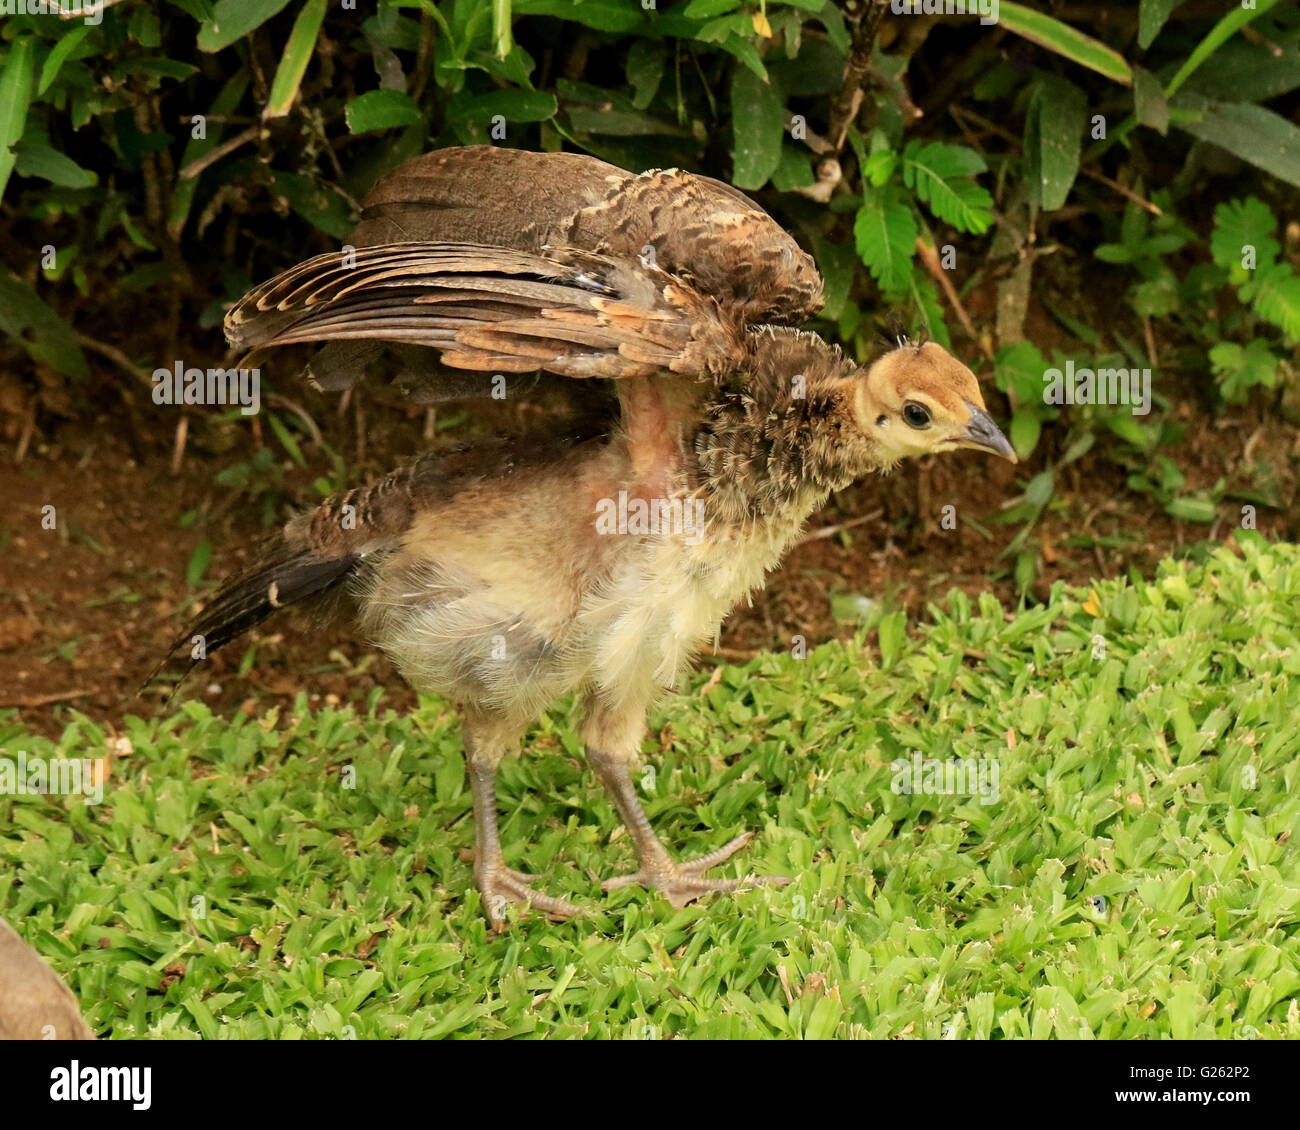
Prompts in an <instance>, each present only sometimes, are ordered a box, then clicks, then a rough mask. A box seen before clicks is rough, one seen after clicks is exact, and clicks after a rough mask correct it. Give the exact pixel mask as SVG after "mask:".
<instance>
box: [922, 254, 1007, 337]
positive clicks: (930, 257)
mask: <svg viewBox="0 0 1300 1130" xmlns="http://www.w3.org/2000/svg"><path fill="white" fill-rule="evenodd" d="M916 250H917V252H918V253H919V254H920V256H921V262H922V263H924V264H925V269H926V270H927V271H929V272H930V274H931V276H932V277H933V278H934V281H935V282H937V283H938V284H939V285H940V286H941V287H942V288H943V292H944V294H945V295H947V298H948V304H949V305H950V306H951V307H952V309H953V312H954V313H955V314H956V315H957V320H958V321H959V322H961V324H962V328H963V329H965V331H966V332H967V333H968V334H970V336H971V337H972V338H973V339H974V341H975V344H976V345H978V346H979V347H980V352H982V353H983V354H984V356H985V357H987V358H988V359H989V360H990V361H992V360H993V347H992V346H991V345H989V343H988V342H987V341H985V340H984V339H983V338H982V337H980V335H979V334H977V333H976V332H975V326H974V324H973V323H972V322H971V320H970V315H969V314H967V313H966V307H964V306H963V305H962V304H961V299H960V298H958V297H957V291H956V288H954V287H953V285H952V281H951V280H950V279H949V278H948V272H947V271H945V270H944V269H943V266H942V265H941V264H940V262H939V253H938V252H937V251H936V250H935V249H934V245H933V244H932V243H930V242H929V241H928V240H926V239H925V238H924V237H923V236H917V237H916Z"/></svg>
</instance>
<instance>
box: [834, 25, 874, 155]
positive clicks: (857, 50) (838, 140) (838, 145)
mask: <svg viewBox="0 0 1300 1130" xmlns="http://www.w3.org/2000/svg"><path fill="white" fill-rule="evenodd" d="M884 14H885V5H884V4H883V3H882V2H881V0H871V3H870V6H869V7H868V8H867V10H866V12H865V13H864V14H863V16H862V18H861V19H860V20H859V21H858V26H857V27H856V28H854V29H853V41H852V43H851V44H850V45H849V58H848V61H847V62H846V63H845V64H844V80H843V81H842V82H841V83H840V89H839V90H838V91H837V92H836V94H835V97H834V98H833V99H832V100H831V118H830V128H829V129H828V130H827V131H826V136H827V137H829V138H830V141H831V144H832V145H833V146H834V147H835V152H836V153H838V152H839V151H840V150H841V149H843V148H844V142H845V139H846V138H847V137H848V136H849V126H851V125H852V124H853V121H854V119H855V118H856V117H857V116H858V111H859V110H860V109H861V108H862V97H863V93H864V91H865V90H866V85H867V83H868V81H869V79H870V76H871V51H872V48H874V47H875V44H876V30H877V29H878V28H879V27H880V21H881V18H882V17H883V16H884Z"/></svg>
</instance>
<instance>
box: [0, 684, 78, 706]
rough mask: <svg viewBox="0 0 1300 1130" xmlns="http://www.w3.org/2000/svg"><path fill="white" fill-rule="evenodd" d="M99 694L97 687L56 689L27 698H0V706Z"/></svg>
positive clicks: (34, 704)
mask: <svg viewBox="0 0 1300 1130" xmlns="http://www.w3.org/2000/svg"><path fill="white" fill-rule="evenodd" d="M92 694H99V688H98V687H86V688H85V690H80V691H56V692H55V693H54V694H38V695H32V696H30V697H29V698H0V708H8V707H15V706H16V707H20V708H21V707H24V706H48V705H49V704H50V703H52V702H69V701H71V700H72V699H74V698H85V697H86V696H87V695H92Z"/></svg>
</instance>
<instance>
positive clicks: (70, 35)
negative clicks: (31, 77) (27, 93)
mask: <svg viewBox="0 0 1300 1130" xmlns="http://www.w3.org/2000/svg"><path fill="white" fill-rule="evenodd" d="M91 30H92V25H91V24H78V25H77V26H75V27H73V28H71V29H70V30H69V31H68V32H67V33H66V34H65V35H63V36H62V37H61V38H60V39H59V41H58V43H56V44H55V45H54V46H53V47H51V48H50V53H49V54H48V55H46V56H45V62H44V63H43V64H42V65H41V80H40V82H39V83H38V84H37V87H36V93H37V95H38V96H39V95H41V94H44V93H45V92H46V91H47V90H49V89H50V86H51V84H52V83H53V82H54V80H55V79H56V78H58V77H59V71H60V69H62V67H63V64H64V63H65V62H67V60H68V56H69V55H71V54H72V52H73V51H75V50H76V49H77V47H78V46H79V45H80V43H81V41H82V40H83V39H85V38H86V36H88V35H89V34H90V33H91Z"/></svg>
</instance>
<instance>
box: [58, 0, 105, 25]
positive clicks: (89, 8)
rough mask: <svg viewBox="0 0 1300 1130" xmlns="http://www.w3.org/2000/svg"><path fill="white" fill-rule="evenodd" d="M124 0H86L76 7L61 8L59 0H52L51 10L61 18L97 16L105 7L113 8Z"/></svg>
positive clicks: (72, 18) (73, 18)
mask: <svg viewBox="0 0 1300 1130" xmlns="http://www.w3.org/2000/svg"><path fill="white" fill-rule="evenodd" d="M121 2H122V0H99V2H98V3H93V2H92V0H86V3H84V4H82V5H80V6H79V7H76V8H61V7H59V3H58V0H50V11H51V12H52V13H53V14H54V15H56V16H58V17H59V19H61V20H76V19H80V18H81V17H82V16H87V15H90V16H95V15H98V14H99V13H100V12H102V11H103V10H104V9H105V8H111V7H112V6H113V5H114V4H120V3H121Z"/></svg>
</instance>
